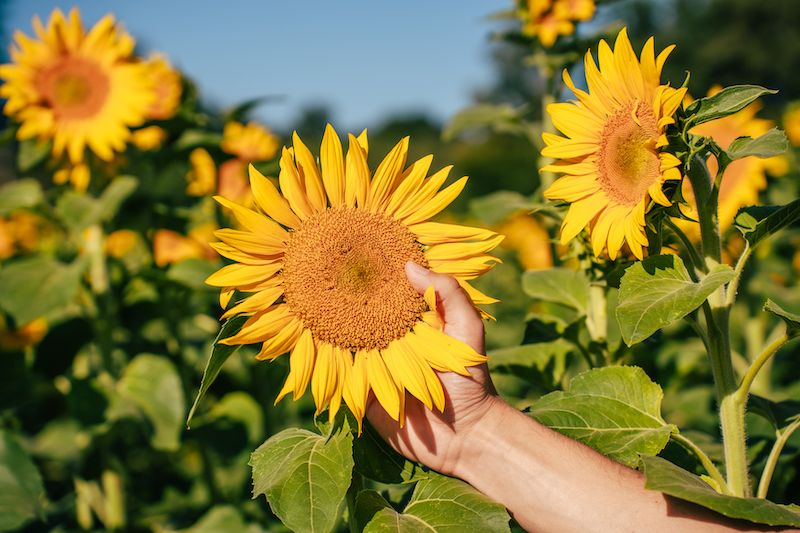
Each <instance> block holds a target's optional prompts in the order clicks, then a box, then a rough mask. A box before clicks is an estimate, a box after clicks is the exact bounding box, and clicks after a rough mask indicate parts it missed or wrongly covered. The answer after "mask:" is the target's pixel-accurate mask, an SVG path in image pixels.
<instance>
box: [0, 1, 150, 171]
mask: <svg viewBox="0 0 800 533" xmlns="http://www.w3.org/2000/svg"><path fill="white" fill-rule="evenodd" d="M33 27H34V30H35V34H36V35H35V37H34V38H31V37H28V36H27V35H25V34H23V33H22V32H18V33H17V34H16V36H15V44H14V45H13V46H12V47H11V63H10V64H7V65H2V66H0V79H2V80H3V81H4V82H5V83H4V84H3V85H2V86H0V97H3V98H6V99H7V100H8V101H7V102H6V104H5V107H4V109H3V110H4V112H5V114H6V115H8V116H10V117H11V118H13V119H14V120H16V121H18V122H20V128H19V129H18V130H17V137H18V138H19V139H20V140H22V139H29V138H33V137H38V138H40V139H50V140H52V142H53V154H54V155H55V156H56V157H59V156H61V155H62V154H64V153H66V154H67V156H68V157H69V160H70V162H71V163H73V164H77V163H79V162H81V161H82V160H83V158H84V149H85V148H87V147H88V148H89V149H90V150H91V151H92V152H94V153H95V155H97V156H98V157H99V158H101V159H103V160H110V159H112V157H113V155H114V151H120V150H123V149H124V148H125V143H126V142H127V140H128V138H129V136H130V130H129V128H130V127H131V126H135V125H138V124H141V123H142V122H143V121H144V119H145V116H146V111H147V109H148V107H149V106H150V104H151V103H152V101H153V99H154V94H153V90H152V83H151V80H150V78H149V77H148V76H147V72H146V67H145V66H144V65H142V64H139V63H136V62H134V61H132V57H131V54H132V53H133V46H134V41H133V39H132V38H131V37H130V35H128V34H127V33H125V32H124V31H122V30H120V29H119V28H118V27H117V26H116V24H115V22H114V18H113V17H112V16H110V15H107V16H106V17H104V18H103V19H101V20H100V21H99V22H98V23H97V24H96V25H95V26H94V27H93V28H92V29H90V30H89V31H88V32H86V31H84V28H83V25H82V23H81V19H80V13H79V12H78V9H77V8H74V9H73V10H72V11H70V14H69V17H68V18H67V17H65V16H64V14H63V13H62V12H61V11H60V10H58V9H56V10H55V11H53V14H52V16H51V17H50V20H49V22H48V24H47V25H46V26H45V25H43V24H42V22H41V21H40V20H39V18H38V17H34V19H33Z"/></svg>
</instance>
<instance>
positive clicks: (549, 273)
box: [522, 268, 589, 314]
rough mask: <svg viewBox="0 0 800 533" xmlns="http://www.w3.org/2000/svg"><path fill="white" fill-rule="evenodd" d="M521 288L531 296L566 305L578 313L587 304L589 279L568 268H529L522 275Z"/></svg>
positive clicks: (585, 308)
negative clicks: (529, 269)
mask: <svg viewBox="0 0 800 533" xmlns="http://www.w3.org/2000/svg"><path fill="white" fill-rule="evenodd" d="M522 290H523V291H525V294H527V295H528V296H530V297H531V298H535V299H537V300H545V301H548V302H555V303H559V304H561V305H566V306H567V307H571V308H572V309H575V310H576V311H578V312H579V313H580V314H586V310H587V307H588V306H589V279H588V278H587V277H586V275H585V274H584V273H583V272H578V271H575V270H570V269H568V268H551V269H548V270H531V271H528V272H525V273H524V274H523V275H522Z"/></svg>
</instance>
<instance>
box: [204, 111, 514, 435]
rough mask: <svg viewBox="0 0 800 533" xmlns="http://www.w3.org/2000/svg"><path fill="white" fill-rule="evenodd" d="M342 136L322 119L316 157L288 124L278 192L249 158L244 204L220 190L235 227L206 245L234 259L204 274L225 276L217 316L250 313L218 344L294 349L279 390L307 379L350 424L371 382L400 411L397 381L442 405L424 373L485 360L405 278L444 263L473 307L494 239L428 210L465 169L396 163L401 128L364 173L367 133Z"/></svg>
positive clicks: (453, 193)
mask: <svg viewBox="0 0 800 533" xmlns="http://www.w3.org/2000/svg"><path fill="white" fill-rule="evenodd" d="M348 139H349V147H348V149H347V152H346V153H345V151H344V149H343V147H342V144H341V141H340V139H339V137H338V135H337V134H336V132H335V131H334V130H333V128H332V127H331V126H328V127H327V128H326V130H325V135H324V137H323V140H322V147H321V149H320V160H319V165H318V164H317V160H316V159H315V158H314V156H313V155H312V153H311V151H310V150H309V149H308V147H306V145H305V144H304V143H303V141H302V140H301V139H300V138H299V137H298V136H297V134H295V135H294V137H293V146H292V147H288V148H284V149H283V151H282V155H281V159H280V176H279V180H278V183H279V187H280V190H279V189H278V187H276V186H275V185H274V184H273V182H272V181H271V180H270V179H268V178H266V177H264V176H262V175H261V174H260V173H259V172H258V171H257V170H255V168H254V167H253V166H252V165H251V166H250V168H249V173H250V187H251V189H252V194H253V197H254V199H255V204H256V209H255V210H251V209H247V208H245V207H243V206H241V205H238V204H236V203H233V202H231V201H230V200H227V199H225V198H222V197H217V200H218V201H219V202H220V203H221V204H222V205H223V206H225V207H227V208H228V209H230V210H231V211H232V213H233V215H234V217H235V218H236V219H237V221H238V222H239V224H240V225H241V226H242V228H243V229H241V230H233V229H223V230H220V231H218V232H217V233H216V236H217V237H218V238H219V240H220V242H217V243H214V244H213V246H214V248H215V249H216V250H217V251H218V252H219V253H220V254H221V255H222V256H224V257H226V258H228V259H230V260H232V261H233V263H232V264H230V265H228V266H225V267H223V268H222V269H221V270H220V271H219V272H217V273H215V274H213V275H212V276H211V277H210V278H209V279H208V280H207V283H209V284H210V285H213V286H217V287H221V288H222V297H221V300H222V302H223V303H224V304H225V305H227V302H228V301H229V300H230V299H231V297H232V295H233V293H234V292H236V294H238V295H239V296H240V298H239V299H237V301H236V302H235V305H233V306H232V307H230V308H228V309H227V310H226V311H225V313H224V315H223V317H225V318H227V317H231V316H234V315H246V316H248V317H249V318H248V319H247V321H246V322H245V324H244V326H243V327H242V329H241V330H240V331H239V332H238V333H237V334H236V335H234V336H232V337H230V338H228V339H224V340H223V341H221V342H223V343H225V344H250V343H261V350H260V352H259V354H258V356H257V358H258V359H262V360H265V359H266V360H272V359H275V358H276V357H278V356H280V355H281V354H283V353H286V352H290V353H291V355H290V360H289V364H290V372H289V376H288V378H287V380H286V384H285V385H284V387H283V389H282V390H281V391H280V393H279V394H278V400H280V399H281V398H283V397H284V396H286V395H287V394H289V393H292V394H293V395H294V397H295V398H298V397H300V396H301V395H302V394H303V393H304V391H305V390H306V388H307V387H308V385H309V383H310V384H311V392H312V395H313V397H314V400H315V402H316V405H317V409H318V412H319V411H321V410H322V409H324V408H325V407H326V406H328V407H329V412H330V416H331V417H333V416H334V415H335V414H336V411H337V410H338V409H339V407H340V405H341V402H342V401H344V402H345V403H346V404H347V405H348V406H349V407H350V410H351V411H352V412H353V414H354V415H355V416H356V418H357V419H358V420H359V423H360V421H361V419H362V418H363V416H364V411H365V408H366V400H367V394H368V393H369V391H370V390H372V391H374V393H375V396H376V398H377V399H378V401H379V402H380V403H381V405H382V406H383V407H384V408H385V409H386V411H387V412H388V413H389V414H390V415H391V416H392V417H394V418H395V419H396V420H398V421H400V423H402V422H403V406H404V398H405V393H406V391H407V392H409V393H411V394H412V395H414V396H415V397H417V398H419V399H420V400H421V401H422V402H424V403H425V404H426V405H428V407H430V408H437V409H440V410H441V409H443V408H444V393H443V390H442V386H441V383H440V382H439V378H438V377H437V375H436V373H435V372H434V371H442V372H444V371H454V372H459V373H462V374H467V373H468V371H467V368H466V367H468V366H470V365H475V364H479V363H481V362H483V361H485V359H486V358H485V356H483V355H480V354H478V353H476V352H474V351H473V350H472V349H471V348H469V347H468V346H467V345H466V344H464V343H461V342H460V341H456V340H454V339H452V338H450V337H448V336H446V335H445V334H444V333H443V332H442V331H441V326H442V321H441V319H440V317H439V316H438V313H437V311H436V297H435V295H434V294H433V293H432V292H431V291H429V292H428V293H426V295H420V294H418V293H417V292H416V291H415V290H414V289H413V288H412V287H411V285H410V284H409V282H408V281H407V279H406V277H405V273H404V266H405V264H406V262H408V261H414V262H416V263H418V264H421V265H425V266H427V267H429V268H431V269H432V270H433V271H435V272H443V273H447V274H451V275H453V276H454V277H455V278H456V280H458V282H459V283H460V284H461V286H462V287H463V288H464V290H465V291H466V292H467V294H468V295H469V296H470V298H471V299H472V301H473V302H474V303H475V304H476V305H478V304H487V303H493V302H495V301H496V300H494V299H492V298H490V297H488V296H486V295H484V294H482V293H481V292H479V291H478V290H476V289H475V288H473V287H472V286H471V285H470V281H471V280H473V279H474V278H476V277H478V276H479V275H481V274H483V273H484V272H486V271H488V270H489V269H491V268H492V266H493V265H494V263H495V262H496V261H497V259H496V258H494V257H492V256H491V255H489V254H488V252H489V251H490V250H492V249H493V248H494V247H495V246H497V244H499V242H500V240H502V237H500V236H498V235H497V234H495V233H494V232H492V231H488V230H483V229H479V228H471V227H466V226H458V225H453V224H441V223H435V222H428V219H429V218H431V217H433V216H434V215H436V214H437V213H439V212H440V211H442V210H443V209H444V208H445V207H447V205H448V204H450V202H452V201H453V200H454V199H455V198H456V197H457V196H458V194H459V193H460V192H461V190H462V189H463V187H464V185H465V182H466V178H462V179H460V180H458V181H456V182H455V183H453V184H451V185H450V186H448V187H446V188H444V189H442V186H443V185H444V183H445V181H446V179H447V175H448V173H449V170H450V167H446V168H444V169H442V170H440V171H438V172H435V173H433V174H432V175H430V176H428V171H429V169H430V165H431V162H432V157H431V156H428V157H424V158H422V159H420V160H419V161H416V162H414V163H412V164H410V165H407V164H406V157H407V152H408V138H405V139H403V140H401V141H400V142H399V143H398V144H397V145H396V146H395V147H394V148H393V149H392V151H391V152H390V153H389V154H388V155H387V156H386V157H385V158H384V159H383V161H382V162H381V164H380V165H378V168H377V169H376V170H375V171H374V172H373V171H371V170H370V169H369V167H368V166H367V150H368V142H367V135H366V132H364V133H362V134H361V135H360V136H358V137H355V136H354V135H349V136H348Z"/></svg>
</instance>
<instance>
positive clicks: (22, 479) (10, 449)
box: [0, 429, 45, 531]
mask: <svg viewBox="0 0 800 533" xmlns="http://www.w3.org/2000/svg"><path fill="white" fill-rule="evenodd" d="M44 502H45V493H44V487H43V486H42V477H41V476H40V475H39V471H38V470H37V469H36V465H34V464H33V461H31V459H30V457H28V454H27V453H25V451H24V450H23V449H22V447H21V446H20V445H19V443H18V442H17V440H16V439H15V438H14V436H13V435H12V434H11V433H9V432H8V431H5V430H1V429H0V531H9V530H15V529H17V528H19V527H21V526H22V525H23V524H25V523H26V522H29V521H30V520H33V519H34V518H40V519H44V513H43V506H44Z"/></svg>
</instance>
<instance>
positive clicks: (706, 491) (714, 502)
mask: <svg viewBox="0 0 800 533" xmlns="http://www.w3.org/2000/svg"><path fill="white" fill-rule="evenodd" d="M642 465H643V466H644V475H645V478H646V481H645V487H646V488H648V489H651V490H657V491H661V492H663V493H665V494H668V495H670V496H674V497H676V498H680V499H682V500H686V501H689V502H692V503H696V504H697V505H702V506H703V507H706V508H708V509H711V510H713V511H716V512H718V513H720V514H723V515H725V516H727V517H730V518H738V519H742V520H749V521H751V522H756V523H758V524H769V525H771V526H794V527H800V508H798V507H797V506H788V505H779V504H777V503H773V502H771V501H769V500H764V499H760V498H739V497H736V496H726V495H724V494H719V493H718V492H716V491H715V490H714V489H712V488H711V487H709V486H708V484H707V483H706V482H705V481H703V480H702V479H700V478H699V477H697V476H695V475H694V474H691V473H689V472H687V471H686V470H684V469H682V468H680V467H677V466H675V465H674V464H672V463H670V462H669V461H667V460H665V459H661V458H660V457H642Z"/></svg>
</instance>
